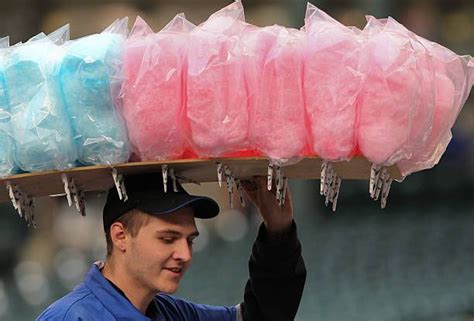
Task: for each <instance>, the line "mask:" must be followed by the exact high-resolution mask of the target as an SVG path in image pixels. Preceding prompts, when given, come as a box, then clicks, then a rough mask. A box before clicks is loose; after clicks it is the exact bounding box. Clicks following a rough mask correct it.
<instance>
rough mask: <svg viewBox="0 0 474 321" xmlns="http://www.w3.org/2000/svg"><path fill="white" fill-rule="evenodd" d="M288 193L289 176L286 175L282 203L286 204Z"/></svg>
mask: <svg viewBox="0 0 474 321" xmlns="http://www.w3.org/2000/svg"><path fill="white" fill-rule="evenodd" d="M287 193H288V178H287V177H285V178H284V179H283V195H282V202H281V205H285V202H286V194H287Z"/></svg>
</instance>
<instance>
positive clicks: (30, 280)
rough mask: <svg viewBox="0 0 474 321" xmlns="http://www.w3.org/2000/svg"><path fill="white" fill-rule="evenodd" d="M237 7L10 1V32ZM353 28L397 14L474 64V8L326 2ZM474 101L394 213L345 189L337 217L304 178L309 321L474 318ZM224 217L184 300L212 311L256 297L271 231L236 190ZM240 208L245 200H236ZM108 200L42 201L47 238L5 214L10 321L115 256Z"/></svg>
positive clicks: (280, 13)
mask: <svg viewBox="0 0 474 321" xmlns="http://www.w3.org/2000/svg"><path fill="white" fill-rule="evenodd" d="M228 3H230V1H213V0H204V1H189V0H187V1H185V0H176V1H173V2H171V1H164V0H158V1H157V0H122V1H113V0H103V1H91V0H68V1H59V0H47V1H40V0H37V1H33V0H16V1H11V2H7V1H1V2H0V36H6V35H10V37H11V43H16V42H19V41H26V40H27V39H28V38H30V37H31V36H34V35H35V34H37V33H38V32H40V31H45V32H51V31H53V30H55V29H56V28H58V27H60V26H61V25H63V24H65V23H70V24H71V36H72V37H73V38H77V37H80V36H84V35H87V34H90V33H96V32H99V31H101V30H102V29H104V28H105V27H107V25H109V24H110V23H111V22H112V21H113V20H114V19H115V18H118V17H122V16H129V17H130V24H132V23H133V20H134V19H135V17H136V16H137V15H140V16H142V17H144V18H145V19H146V20H147V22H148V23H150V25H151V26H152V27H153V28H154V29H155V31H158V30H159V29H160V28H161V27H163V26H164V25H166V23H167V22H168V21H169V20H170V19H171V18H172V17H173V16H174V15H175V14H177V13H179V12H184V13H185V14H186V16H187V17H188V19H190V20H191V21H193V22H194V23H200V22H202V21H203V20H205V19H206V18H207V17H208V16H209V15H210V14H211V13H213V12H214V11H216V10H218V9H219V8H221V7H223V6H224V5H226V4H228ZM243 3H244V6H245V8H246V18H247V21H249V22H251V23H254V24H257V25H260V26H263V25H269V24H274V23H278V24H281V25H285V26H291V27H301V26H302V25H303V24H304V15H305V7H306V2H304V1H299V0H286V1H284V0H280V1H272V0H261V1H259V0H248V1H246V0H243ZM313 3H314V4H315V5H317V6H318V7H319V8H320V9H323V10H325V11H326V12H328V13H329V14H330V15H332V16H334V17H335V18H336V19H338V20H340V21H341V22H343V23H344V24H346V25H354V26H358V27H360V28H362V27H363V26H364V24H365V18H364V16H365V15H374V16H376V17H379V18H381V17H386V16H389V15H390V16H392V17H394V18H396V19H397V20H399V21H400V22H402V23H403V24H405V25H406V26H407V27H408V28H410V29H411V30H413V31H415V32H416V33H418V34H419V35H421V36H423V37H426V38H428V39H430V40H433V41H436V42H439V43H441V44H442V45H444V46H446V47H448V48H450V49H452V50H454V51H455V52H457V53H458V54H471V55H472V54H474V2H473V1H469V0H452V1H449V0H443V1H441V0H439V1H414V0H413V1H408V0H406V1H394V0H392V1H388V0H358V1H343V0H331V1H329V0H326V1H318V2H313ZM473 105H474V98H473V94H471V96H470V98H469V99H468V101H467V103H466V105H465V106H464V108H463V111H462V112H461V114H460V115H459V117H458V121H457V123H456V127H455V130H454V135H453V136H454V137H453V140H452V141H451V144H450V146H449V147H448V150H447V152H446V154H445V155H444V156H443V159H442V160H441V162H440V164H439V165H438V166H436V167H435V168H434V169H432V170H429V171H424V172H421V173H416V174H414V175H412V176H410V177H408V178H407V179H406V180H405V181H404V182H403V183H401V184H397V183H395V184H394V185H393V187H392V192H391V195H390V198H389V204H388V208H387V209H385V210H383V211H382V210H380V209H379V207H378V204H376V203H374V202H372V201H370V199H369V197H368V186H367V185H368V184H367V182H362V181H357V182H356V181H353V182H344V183H343V187H342V190H341V196H340V200H339V202H338V207H339V209H338V210H337V212H336V213H335V214H333V213H332V212H331V211H330V209H329V208H326V207H325V206H324V204H323V199H322V198H321V197H320V196H319V190H318V189H319V182H317V181H293V182H291V189H292V192H293V195H294V205H295V215H296V220H297V224H298V228H299V234H300V237H301V241H302V244H303V252H304V257H305V260H306V262H307V268H308V278H307V284H306V288H305V292H304V295H303V300H302V303H301V307H300V311H299V313H298V315H297V320H298V321H310V320H323V321H345V320H351V321H359V320H361V321H362V320H363V321H369V320H377V321H385V320H387V321H392V320H393V321H420V320H421V321H424V320H426V321H427V320H430V321H438V320H439V321H441V320H443V321H452V320H456V321H458V320H459V321H461V320H473V319H474V275H473V273H472V267H473V266H474V233H473V231H474V201H473V196H474V166H473V163H474V146H473V143H472V141H473V139H472V138H473V137H474V106H473ZM190 188H191V189H192V190H193V191H194V192H199V193H204V194H207V195H211V196H213V197H215V198H217V199H218V200H219V201H220V203H221V206H222V208H223V213H222V215H220V216H219V218H218V219H216V220H213V221H211V222H208V223H206V224H204V223H200V225H199V227H200V230H201V236H200V237H199V241H198V242H197V244H196V253H195V257H194V262H193V266H192V268H191V270H190V271H189V273H188V275H187V276H186V277H185V279H184V281H183V284H182V287H181V289H180V291H179V293H178V294H179V295H181V296H183V297H186V298H188V299H191V300H194V301H197V302H200V303H207V304H219V305H233V304H236V303H238V302H240V301H241V300H242V296H243V289H244V285H245V281H246V279H247V260H248V255H249V253H250V248H251V244H252V242H253V239H254V237H255V235H256V231H257V228H258V224H259V219H258V215H256V213H255V212H254V209H250V208H245V209H241V208H239V209H235V210H231V209H229V207H228V204H227V198H226V196H227V195H226V191H224V190H219V189H218V188H217V186H216V185H213V184H210V185H204V186H203V187H202V188H200V189H197V188H195V187H190ZM234 203H236V202H234ZM102 204H103V195H102V196H95V195H89V196H88V199H87V209H88V216H87V217H86V218H82V217H80V216H79V215H77V214H76V213H75V211H74V209H73V208H68V207H67V204H66V202H65V200H64V199H39V200H37V207H38V222H39V226H38V228H37V229H32V228H26V226H25V224H24V221H23V220H21V219H20V218H19V217H18V215H17V214H16V212H15V211H14V210H13V209H12V208H11V205H10V204H2V205H0V214H1V215H0V271H1V274H0V320H1V321H4V320H12V321H24V320H32V319H34V317H36V316H37V315H38V314H39V312H40V311H42V310H43V309H44V308H45V307H46V306H48V305H49V304H50V303H51V302H52V301H53V300H54V299H56V298H58V297H60V296H61V295H63V294H65V293H66V292H67V291H69V290H70V289H71V288H72V287H73V285H74V284H76V283H78V282H80V280H81V279H82V275H83V273H84V272H85V271H86V270H87V269H88V267H89V265H90V264H91V263H92V262H94V261H95V260H99V259H103V255H104V248H105V241H104V240H103V235H102V228H101V206H102Z"/></svg>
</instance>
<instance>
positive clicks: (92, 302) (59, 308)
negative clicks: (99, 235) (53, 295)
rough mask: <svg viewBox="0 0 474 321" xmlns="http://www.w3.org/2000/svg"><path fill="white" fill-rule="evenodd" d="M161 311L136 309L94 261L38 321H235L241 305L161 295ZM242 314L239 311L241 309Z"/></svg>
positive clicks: (156, 300)
mask: <svg viewBox="0 0 474 321" xmlns="http://www.w3.org/2000/svg"><path fill="white" fill-rule="evenodd" d="M153 303H154V306H155V307H156V310H157V312H158V313H156V317H153V318H152V319H150V318H149V317H146V316H144V315H143V314H142V313H141V312H140V311H139V310H137V309H136V308H135V307H134V306H133V304H132V303H131V302H130V301H128V300H127V298H126V297H124V296H123V295H122V294H121V293H120V292H118V291H117V290H116V289H114V287H113V286H112V285H111V284H110V283H109V281H107V279H106V278H104V276H103V275H102V273H101V272H100V270H99V265H98V264H93V265H92V267H91V269H90V270H89V272H88V273H87V274H86V276H85V278H84V282H82V283H81V284H79V285H78V286H77V287H76V288H75V289H74V291H72V292H71V293H69V294H68V295H66V296H65V297H63V298H61V299H59V300H58V301H56V302H55V303H53V304H52V305H51V306H50V307H49V308H48V309H46V310H45V311H44V312H43V313H42V314H41V315H40V316H39V317H38V319H37V321H43V320H48V321H92V320H98V321H99V320H100V321H109V320H110V321H111V320H117V321H126V320H127V321H128V320H130V321H131V320H133V321H150V320H153V321H155V320H156V321H179V320H182V321H185V320H186V321H188V320H189V321H191V320H196V321H197V320H202V321H204V320H206V321H207V320H209V321H214V320H215V321H236V320H239V319H237V313H238V310H239V308H238V307H218V306H209V305H202V304H195V303H192V302H189V301H186V300H183V299H179V298H176V297H174V296H171V295H166V294H159V295H157V296H156V297H155V298H154V300H153ZM239 313H240V312H239Z"/></svg>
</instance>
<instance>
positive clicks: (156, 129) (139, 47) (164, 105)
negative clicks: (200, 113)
mask: <svg viewBox="0 0 474 321" xmlns="http://www.w3.org/2000/svg"><path fill="white" fill-rule="evenodd" d="M193 28H194V25H192V24H191V23H190V22H188V21H187V20H186V18H185V17H184V15H182V14H179V15H177V16H176V17H175V18H174V19H173V20H172V21H171V22H170V23H169V24H168V25H167V26H166V27H165V28H164V29H163V30H161V31H160V32H158V33H156V34H155V33H153V30H151V28H150V27H149V26H148V25H147V24H146V22H145V21H143V19H141V18H140V17H138V18H137V20H136V22H135V25H134V27H133V30H132V33H131V34H130V37H129V38H128V39H127V43H126V48H125V55H124V76H125V80H124V84H123V87H122V95H123V115H124V118H125V121H126V123H127V127H128V133H129V137H130V141H131V144H132V146H133V148H134V152H135V154H136V155H137V156H138V157H139V158H140V159H141V160H165V159H176V158H181V157H182V156H183V154H184V153H185V150H186V148H187V143H186V139H187V135H186V130H187V126H186V117H185V110H184V107H185V97H184V81H185V76H186V70H185V59H186V52H187V41H188V35H189V31H190V30H192V29H193Z"/></svg>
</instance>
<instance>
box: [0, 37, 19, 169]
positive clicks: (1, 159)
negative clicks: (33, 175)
mask: <svg viewBox="0 0 474 321" xmlns="http://www.w3.org/2000/svg"><path fill="white" fill-rule="evenodd" d="M8 46H9V38H8V37H6V38H2V39H0V177H7V176H10V175H12V174H14V173H15V171H16V166H15V163H14V160H13V142H12V140H11V137H10V136H9V132H10V122H11V114H10V104H9V101H8V95H7V89H6V84H5V74H4V68H5V62H6V54H7V49H5V48H7V47H8Z"/></svg>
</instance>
